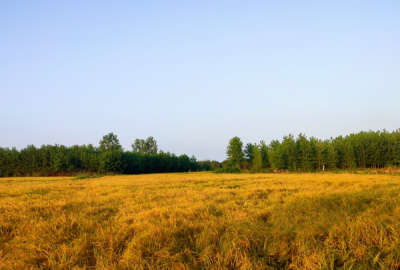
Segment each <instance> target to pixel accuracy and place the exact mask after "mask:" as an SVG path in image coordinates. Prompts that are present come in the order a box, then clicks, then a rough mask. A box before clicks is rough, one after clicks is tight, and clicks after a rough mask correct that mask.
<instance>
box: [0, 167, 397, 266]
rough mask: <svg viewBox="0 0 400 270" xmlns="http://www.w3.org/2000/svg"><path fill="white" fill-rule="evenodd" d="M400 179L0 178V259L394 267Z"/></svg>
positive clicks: (0, 262)
mask: <svg viewBox="0 0 400 270" xmlns="http://www.w3.org/2000/svg"><path fill="white" fill-rule="evenodd" d="M399 195H400V177H399V176H391V175H367V174H366V175H355V174H214V173H181V174H152V175H134V176H130V175H129V176H127V175H124V176H106V177H100V178H85V177H79V178H74V177H69V178H68V177H66V178H54V177H53V178H50V177H45V178H34V177H26V178H0V269H30V268H32V269H398V268H399V267H400V197H399Z"/></svg>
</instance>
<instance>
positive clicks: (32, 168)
mask: <svg viewBox="0 0 400 270" xmlns="http://www.w3.org/2000/svg"><path fill="white" fill-rule="evenodd" d="M208 167H210V166H209V162H202V163H199V162H197V161H196V159H195V158H194V157H191V158H190V157H188V156H187V155H180V156H176V155H174V154H171V153H165V152H163V151H158V146H157V142H156V140H155V139H154V138H153V137H149V138H147V139H146V140H142V139H136V140H135V141H134V143H133V144H132V151H123V149H122V147H121V144H120V143H119V140H118V137H117V136H116V135H115V134H113V133H109V134H107V135H105V136H104V137H103V138H102V140H101V141H100V144H99V146H98V147H94V146H93V145H91V144H89V145H82V146H78V145H75V146H71V147H67V146H63V145H43V146H41V147H40V148H37V147H35V146H33V145H29V146H27V147H26V148H24V149H21V150H20V151H19V150H17V149H15V148H12V149H9V148H0V176H32V175H37V176H48V175H73V174H78V173H93V174H97V173H101V174H103V173H129V174H133V173H155V172H186V171H197V170H207V169H208Z"/></svg>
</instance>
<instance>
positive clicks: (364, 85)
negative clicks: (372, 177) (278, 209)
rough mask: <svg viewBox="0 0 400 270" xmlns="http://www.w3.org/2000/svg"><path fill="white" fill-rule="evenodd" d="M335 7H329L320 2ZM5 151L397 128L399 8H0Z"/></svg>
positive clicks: (135, 4)
mask: <svg viewBox="0 0 400 270" xmlns="http://www.w3.org/2000/svg"><path fill="white" fill-rule="evenodd" d="M328 2H329V3H328ZM0 59H1V65H0V97H1V105H0V146H3V147H5V146H7V147H11V146H16V147H17V148H21V147H25V146H26V145H27V144H35V145H37V146H40V145H41V144H55V143H57V144H65V145H72V144H89V143H92V144H95V145H97V143H98V141H99V139H100V138H101V137H102V135H104V134H106V133H108V132H110V131H112V132H115V133H116V134H117V135H118V136H119V138H120V141H121V143H122V145H123V146H124V148H125V149H128V148H130V145H131V143H132V141H133V140H134V139H135V138H145V137H147V136H154V137H155V138H156V139H157V140H158V143H159V145H160V148H162V149H163V150H165V151H171V152H174V153H177V154H181V153H187V154H189V155H192V154H193V155H195V156H196V157H198V158H199V159H209V158H210V159H217V160H222V159H223V158H224V157H225V149H226V145H227V142H228V140H229V139H230V138H231V137H233V136H240V137H241V138H242V140H243V141H244V142H249V141H251V142H256V141H259V140H260V139H264V140H266V141H267V142H269V141H270V140H271V139H275V138H281V137H282V136H283V135H287V134H288V133H292V134H298V133H300V132H302V133H306V134H307V135H309V136H311V135H313V136H317V137H320V138H328V137H330V136H337V135H341V134H347V133H351V132H357V131H360V130H370V129H372V130H376V129H383V128H386V129H388V130H393V129H396V128H399V127H400V1H397V0H393V1H384V0H383V1H375V0H374V1H368V0H367V1H348V0H346V1H345V0H343V1H22V0H21V1H14V0H12V1H7V0H4V1H1V2H0Z"/></svg>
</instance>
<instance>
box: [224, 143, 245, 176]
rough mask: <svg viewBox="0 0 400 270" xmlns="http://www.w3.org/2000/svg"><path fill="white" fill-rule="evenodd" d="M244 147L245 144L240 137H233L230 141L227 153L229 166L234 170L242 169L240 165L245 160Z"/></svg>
mask: <svg viewBox="0 0 400 270" xmlns="http://www.w3.org/2000/svg"><path fill="white" fill-rule="evenodd" d="M242 147H243V143H242V141H241V140H240V138H239V137H233V138H232V139H231V140H230V141H229V145H228V148H227V151H226V153H227V155H228V162H229V165H230V166H231V167H233V168H237V169H240V165H241V163H242V161H243V158H244V154H243V149H242Z"/></svg>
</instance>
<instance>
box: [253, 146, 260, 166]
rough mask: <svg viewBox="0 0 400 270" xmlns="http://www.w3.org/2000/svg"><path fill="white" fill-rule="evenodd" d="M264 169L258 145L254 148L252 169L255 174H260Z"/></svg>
mask: <svg viewBox="0 0 400 270" xmlns="http://www.w3.org/2000/svg"><path fill="white" fill-rule="evenodd" d="M261 168H262V156H261V151H260V148H259V147H258V145H255V146H254V147H253V160H252V169H253V171H255V172H259V171H260V170H261Z"/></svg>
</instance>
